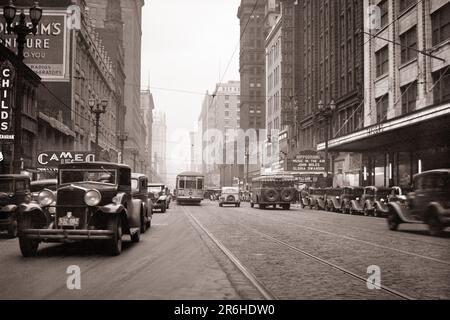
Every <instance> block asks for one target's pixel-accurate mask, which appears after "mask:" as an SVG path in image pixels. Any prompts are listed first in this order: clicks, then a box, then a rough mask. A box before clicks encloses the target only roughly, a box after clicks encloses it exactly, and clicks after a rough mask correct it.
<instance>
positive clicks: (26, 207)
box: [17, 203, 48, 222]
mask: <svg viewBox="0 0 450 320" xmlns="http://www.w3.org/2000/svg"><path fill="white" fill-rule="evenodd" d="M31 214H33V215H34V214H36V216H35V218H37V219H38V220H39V221H41V220H42V221H45V222H48V219H47V214H46V212H45V211H44V209H42V207H41V206H40V205H38V204H37V203H27V204H22V205H21V206H20V207H19V208H18V210H17V218H18V220H19V221H20V219H22V218H23V217H24V216H29V215H31Z"/></svg>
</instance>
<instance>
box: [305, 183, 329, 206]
mask: <svg viewBox="0 0 450 320" xmlns="http://www.w3.org/2000/svg"><path fill="white" fill-rule="evenodd" d="M325 191H326V190H325V189H323V188H310V189H309V198H308V206H309V208H310V209H315V210H325Z"/></svg>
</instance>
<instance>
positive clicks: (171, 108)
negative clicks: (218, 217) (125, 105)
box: [141, 0, 240, 183]
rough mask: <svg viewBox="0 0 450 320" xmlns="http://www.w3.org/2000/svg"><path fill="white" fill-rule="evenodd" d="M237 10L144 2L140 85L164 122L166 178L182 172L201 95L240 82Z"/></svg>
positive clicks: (219, 2)
mask: <svg viewBox="0 0 450 320" xmlns="http://www.w3.org/2000/svg"><path fill="white" fill-rule="evenodd" d="M239 4H240V0H216V1H211V0H190V1H186V0H170V1H167V0H146V1H145V6H144V8H143V19H142V20H143V22H142V68H141V85H142V88H143V89H145V88H148V87H149V80H150V90H151V92H152V93H153V98H154V101H155V107H156V109H157V110H159V111H163V112H165V113H166V116H167V139H168V141H167V148H168V157H169V159H167V160H168V173H169V174H172V175H173V174H176V173H177V172H179V171H181V170H184V169H186V168H187V167H186V166H187V165H188V161H189V159H190V157H189V150H190V146H189V144H190V143H189V135H188V134H187V133H188V132H189V131H195V130H196V124H197V119H198V116H199V113H200V109H201V104H202V101H203V97H204V94H205V93H206V91H207V90H208V91H209V92H212V91H213V90H214V88H215V84H216V83H218V82H219V81H220V80H222V81H223V82H226V81H229V80H239V79H240V77H239V47H237V48H236V46H238V43H239V32H240V31H239V19H238V18H237V16H236V15H237V10H238V8H239ZM235 50H236V51H235ZM234 51H235V52H234ZM233 52H234V57H233V59H232V60H231V63H230V65H229V68H228V70H227V72H226V74H224V73H225V68H226V66H227V64H228V63H229V62H230V59H231V57H232V54H233ZM219 77H220V78H219ZM183 91H188V92H183ZM183 163H184V164H185V165H186V166H185V167H183ZM170 183H172V181H170Z"/></svg>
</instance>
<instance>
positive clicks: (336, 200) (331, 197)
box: [325, 188, 342, 212]
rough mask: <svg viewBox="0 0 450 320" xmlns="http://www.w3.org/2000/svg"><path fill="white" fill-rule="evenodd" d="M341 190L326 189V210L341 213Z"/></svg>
mask: <svg viewBox="0 0 450 320" xmlns="http://www.w3.org/2000/svg"><path fill="white" fill-rule="evenodd" d="M341 194H342V189H341V188H327V189H325V210H327V211H333V212H339V211H341Z"/></svg>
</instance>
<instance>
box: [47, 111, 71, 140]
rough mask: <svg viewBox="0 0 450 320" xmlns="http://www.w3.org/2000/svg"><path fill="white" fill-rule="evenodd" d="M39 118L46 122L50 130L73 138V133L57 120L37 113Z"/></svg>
mask: <svg viewBox="0 0 450 320" xmlns="http://www.w3.org/2000/svg"><path fill="white" fill-rule="evenodd" d="M39 118H40V119H42V120H44V121H45V122H47V123H48V124H49V125H50V126H51V127H52V128H54V129H56V130H58V131H60V132H62V133H64V134H65V135H67V136H71V137H75V132H74V131H73V130H71V129H70V128H69V127H68V126H66V125H65V124H64V123H62V122H60V121H59V120H57V119H55V118H52V117H49V116H47V115H46V114H44V113H42V112H39Z"/></svg>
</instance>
